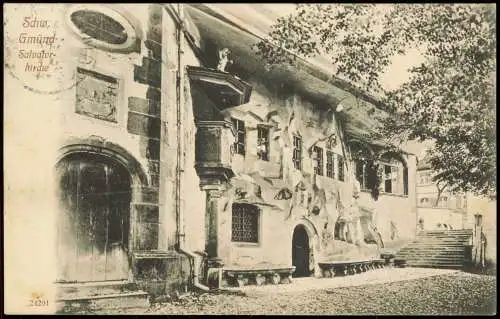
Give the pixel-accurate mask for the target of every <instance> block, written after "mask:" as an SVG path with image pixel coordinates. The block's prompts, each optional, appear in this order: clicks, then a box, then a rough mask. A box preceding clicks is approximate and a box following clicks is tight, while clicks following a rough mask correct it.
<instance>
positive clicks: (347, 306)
mask: <svg viewBox="0 0 500 319" xmlns="http://www.w3.org/2000/svg"><path fill="white" fill-rule="evenodd" d="M338 279H341V278H338ZM317 280H321V279H317ZM292 285H297V283H294V284H292ZM280 286H281V285H280ZM284 286H287V285H283V287H284ZM248 288H249V289H243V290H237V291H236V290H235V291H232V292H225V293H219V294H206V293H205V294H199V295H193V294H191V295H188V296H185V297H184V298H181V300H178V301H175V302H167V303H163V304H155V305H153V306H152V307H151V309H149V310H148V311H147V313H148V314H246V315H253V314H268V315H271V314H289V315H291V314H309V315H310V314H351V315H354V314H364V315H467V314H469V315H470V314H493V313H496V277H494V276H486V275H477V274H470V273H464V272H453V273H449V272H448V273H446V274H441V275H435V276H431V277H424V278H418V279H410V280H400V281H393V282H385V283H376V284H364V285H356V286H343V287H334V288H324V287H322V288H321V289H305V290H299V289H281V290H272V289H268V288H267V287H257V288H250V287H248ZM260 288H263V289H260ZM127 312H129V313H131V312H133V310H129V311H127ZM122 313H123V312H122Z"/></svg>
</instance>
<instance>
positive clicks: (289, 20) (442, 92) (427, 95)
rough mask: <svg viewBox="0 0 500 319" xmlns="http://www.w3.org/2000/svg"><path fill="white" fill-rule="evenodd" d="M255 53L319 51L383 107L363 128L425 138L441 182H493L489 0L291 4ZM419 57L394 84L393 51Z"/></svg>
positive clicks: (271, 58)
mask: <svg viewBox="0 0 500 319" xmlns="http://www.w3.org/2000/svg"><path fill="white" fill-rule="evenodd" d="M269 36H270V37H269V39H267V40H265V41H261V42H260V43H258V45H257V48H258V51H259V53H260V54H261V55H262V56H263V57H264V58H265V59H266V61H267V62H268V63H269V64H271V65H273V64H278V63H292V64H293V63H297V57H301V58H310V57H314V56H317V55H322V56H325V57H328V58H329V60H330V61H331V63H332V68H333V71H334V74H335V75H336V76H337V77H339V78H342V79H345V80H347V81H348V82H350V83H351V84H352V85H353V86H355V87H358V88H360V89H363V90H365V91H367V92H369V93H372V94H374V95H376V96H379V97H380V99H381V100H382V101H383V102H384V104H385V105H386V107H387V111H388V112H389V113H391V116H390V117H384V118H381V119H380V121H381V123H382V124H383V125H382V126H381V128H380V130H379V131H378V132H377V133H378V134H376V135H374V136H373V137H380V136H392V137H397V139H396V140H399V142H401V141H404V140H406V139H410V140H418V141H425V140H431V141H433V148H432V149H431V150H430V154H429V155H430V163H431V165H432V166H433V168H434V170H435V171H436V172H437V174H436V177H435V180H436V181H439V182H442V183H444V184H446V185H447V187H448V188H449V189H450V190H451V191H457V192H459V191H473V192H475V193H480V194H489V193H491V192H496V164H495V163H496V151H495V150H496V149H495V142H496V134H495V128H496V120H495V118H496V112H495V111H496V110H495V107H494V106H495V85H496V84H495V77H494V76H495V67H496V17H495V8H494V6H493V5H490V4H391V5H389V4H387V5H380V4H379V5H375V4H300V5H298V6H297V10H296V11H295V12H294V13H292V14H290V15H288V16H285V17H282V18H280V19H278V20H277V22H276V23H275V25H274V26H273V29H272V31H271V32H270V34H269ZM410 49H417V50H418V51H419V52H420V53H421V55H422V57H423V62H422V63H420V64H419V65H416V66H414V67H413V68H411V69H409V70H408V72H409V77H408V79H407V81H406V82H404V83H403V84H402V85H401V86H400V87H398V88H396V89H392V90H387V89H385V88H384V87H383V85H382V76H383V75H384V73H385V72H386V70H387V69H388V67H389V66H390V64H391V63H392V60H393V57H395V56H397V55H404V54H406V53H407V52H408V51H409V50H410Z"/></svg>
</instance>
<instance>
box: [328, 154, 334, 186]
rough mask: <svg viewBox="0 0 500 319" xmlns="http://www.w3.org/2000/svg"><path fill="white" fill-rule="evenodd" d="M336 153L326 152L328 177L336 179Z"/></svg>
mask: <svg viewBox="0 0 500 319" xmlns="http://www.w3.org/2000/svg"><path fill="white" fill-rule="evenodd" d="M333 154H334V153H333V152H331V151H326V177H329V178H332V179H333V178H335V173H334V172H335V165H334V163H335V161H334V155H333Z"/></svg>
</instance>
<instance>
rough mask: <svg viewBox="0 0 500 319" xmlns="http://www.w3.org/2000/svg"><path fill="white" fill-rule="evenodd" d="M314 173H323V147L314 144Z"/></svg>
mask: <svg viewBox="0 0 500 319" xmlns="http://www.w3.org/2000/svg"><path fill="white" fill-rule="evenodd" d="M313 162H314V164H313V165H314V173H316V174H318V175H323V149H322V148H321V147H317V146H314V149H313Z"/></svg>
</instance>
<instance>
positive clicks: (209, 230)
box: [203, 185, 224, 288]
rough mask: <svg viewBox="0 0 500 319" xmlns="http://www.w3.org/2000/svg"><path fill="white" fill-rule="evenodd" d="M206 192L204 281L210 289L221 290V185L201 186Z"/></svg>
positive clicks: (222, 188) (222, 189)
mask: <svg viewBox="0 0 500 319" xmlns="http://www.w3.org/2000/svg"><path fill="white" fill-rule="evenodd" d="M203 190H205V191H206V194H207V197H206V198H207V201H206V211H205V234H206V238H205V251H206V252H207V254H208V261H207V262H208V263H207V265H206V267H207V268H206V271H207V273H206V275H205V281H206V282H207V284H208V286H209V287H211V288H221V285H222V266H223V263H222V260H221V259H220V248H221V245H220V244H221V234H220V214H221V212H222V209H223V207H222V199H221V196H222V192H223V191H224V187H223V186H222V185H208V186H203ZM222 235H224V234H222Z"/></svg>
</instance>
